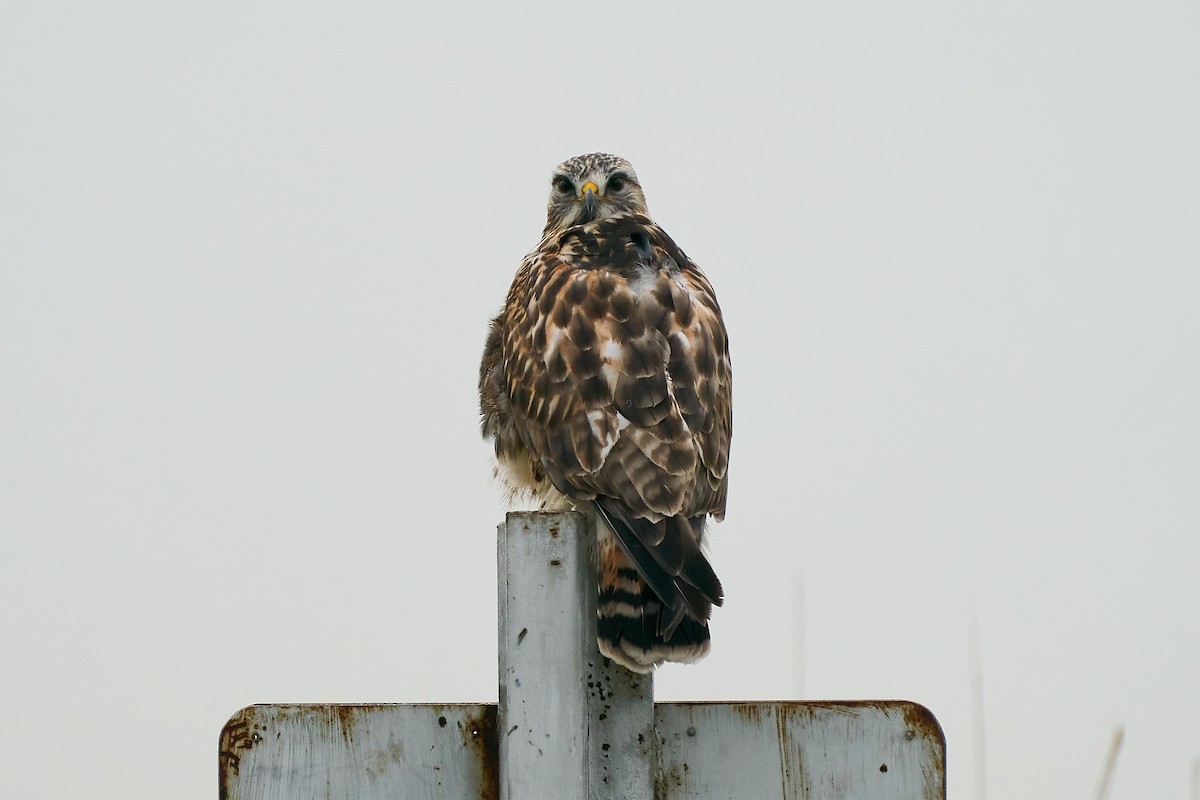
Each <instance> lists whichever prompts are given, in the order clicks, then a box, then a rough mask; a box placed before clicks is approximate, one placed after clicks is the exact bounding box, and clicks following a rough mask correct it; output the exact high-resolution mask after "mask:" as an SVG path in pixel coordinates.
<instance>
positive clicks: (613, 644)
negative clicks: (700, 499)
mask: <svg viewBox="0 0 1200 800" xmlns="http://www.w3.org/2000/svg"><path fill="white" fill-rule="evenodd" d="M598 505H599V507H600V513H601V516H602V517H603V519H604V521H605V522H607V523H608V525H609V526H610V527H611V529H612V531H613V533H614V534H615V536H612V537H610V536H601V539H600V595H599V603H598V606H597V643H598V644H599V647H600V652H601V653H603V654H604V655H605V656H607V657H609V658H611V659H612V660H614V661H616V662H617V663H619V664H621V665H622V666H624V667H626V668H628V669H630V670H633V671H634V672H641V673H646V672H650V671H652V670H653V669H654V668H655V667H656V666H658V665H659V664H662V663H663V662H665V661H676V662H682V663H691V662H693V661H698V660H700V659H701V658H703V657H704V656H706V655H708V651H709V646H710V641H709V640H710V635H709V630H708V616H709V614H710V612H711V609H712V606H713V605H714V604H715V605H720V604H721V601H722V590H721V584H720V581H718V580H717V576H716V575H715V574H713V571H712V567H711V566H709V563H708V559H706V558H705V557H704V554H703V553H702V552H701V551H700V541H699V540H700V535H699V531H696V532H693V531H694V529H695V528H697V527H699V525H700V524H701V520H700V519H696V520H688V519H686V518H684V517H677V518H673V519H667V520H663V521H661V522H659V523H650V522H648V521H646V520H639V519H627V518H625V517H624V516H623V515H620V516H618V514H619V511H617V509H613V508H611V507H607V506H608V504H607V503H604V501H601V503H600V504H598ZM614 511H617V513H613V512H614Z"/></svg>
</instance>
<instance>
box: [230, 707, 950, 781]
mask: <svg viewBox="0 0 1200 800" xmlns="http://www.w3.org/2000/svg"><path fill="white" fill-rule="evenodd" d="M654 733H655V738H656V740H657V741H656V744H657V748H656V749H657V765H656V767H655V768H654V769H653V774H654V798H655V800H716V798H737V799H738V800H741V799H742V798H745V799H747V800H749V799H750V798H754V800H810V798H822V800H839V799H840V798H845V799H846V800H849V799H850V798H871V800H944V798H945V796H946V775H945V768H944V765H945V763H946V761H945V759H946V756H945V740H944V739H943V737H942V731H941V728H940V727H939V726H938V723H937V720H935V719H934V718H933V715H932V714H930V713H929V711H928V710H926V709H925V708H924V707H923V706H919V705H917V704H915V703H908V702H903V701H888V702H869V703H786V702H784V703H656V704H655V708H654ZM498 779H499V763H498V743H497V733H496V706H495V705H475V704H470V705H353V706H352V705H276V706H268V705H264V706H250V707H248V708H244V709H242V710H241V711H239V712H238V713H237V714H235V715H234V716H233V718H232V719H230V720H229V723H228V724H227V725H226V726H225V729H224V730H223V731H222V733H221V757H220V776H219V780H220V797H221V800H280V799H281V798H288V799H289V800H434V799H435V798H436V799H437V800H496V799H497V798H499V791H498Z"/></svg>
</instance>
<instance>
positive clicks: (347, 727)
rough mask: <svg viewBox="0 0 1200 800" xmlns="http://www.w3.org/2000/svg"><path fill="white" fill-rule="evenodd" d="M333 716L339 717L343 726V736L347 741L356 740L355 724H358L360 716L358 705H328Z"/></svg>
mask: <svg viewBox="0 0 1200 800" xmlns="http://www.w3.org/2000/svg"><path fill="white" fill-rule="evenodd" d="M327 708H328V709H329V710H330V711H331V712H332V714H333V716H335V717H337V720H338V723H339V724H340V725H341V728H342V738H343V739H345V740H346V741H347V742H353V741H354V726H355V725H356V724H357V720H356V717H357V716H358V707H357V706H346V705H334V706H327Z"/></svg>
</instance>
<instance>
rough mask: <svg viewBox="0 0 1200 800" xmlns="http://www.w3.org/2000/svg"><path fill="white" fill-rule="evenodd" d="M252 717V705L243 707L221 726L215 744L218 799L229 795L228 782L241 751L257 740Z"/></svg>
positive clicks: (223, 798) (234, 770) (239, 763)
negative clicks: (218, 738) (252, 728)
mask: <svg viewBox="0 0 1200 800" xmlns="http://www.w3.org/2000/svg"><path fill="white" fill-rule="evenodd" d="M253 718H254V707H253V706H250V707H248V708H243V709H242V710H241V711H238V712H237V713H235V714H234V715H233V716H232V717H230V718H229V721H228V722H226V723H225V727H223V728H221V739H220V743H219V744H218V745H217V793H218V797H219V798H220V800H227V798H228V797H229V785H230V782H231V781H232V780H233V777H234V776H235V775H237V772H238V769H239V768H240V767H241V764H242V755H241V752H242V751H244V750H249V749H250V748H251V747H254V744H255V742H257V741H258V740H257V739H256V738H255V735H254V733H253V731H251V729H250V723H251V721H252V720H253Z"/></svg>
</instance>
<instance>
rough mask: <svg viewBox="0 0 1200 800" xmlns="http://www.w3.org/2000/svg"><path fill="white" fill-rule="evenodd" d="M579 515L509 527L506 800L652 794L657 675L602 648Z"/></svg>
mask: <svg viewBox="0 0 1200 800" xmlns="http://www.w3.org/2000/svg"><path fill="white" fill-rule="evenodd" d="M593 526H594V523H593V521H592V520H591V518H589V517H587V516H585V515H583V514H580V513H576V512H568V513H558V514H544V513H512V514H509V515H508V517H507V519H506V521H505V524H503V525H501V526H500V528H499V547H498V550H499V559H498V561H499V580H498V583H499V601H500V604H499V605H500V607H499V612H500V613H499V629H500V630H499V636H500V639H499V656H500V709H499V717H498V724H497V737H498V739H499V745H500V747H499V749H500V800H549V799H550V798H553V800H616V799H617V798H621V800H649V799H650V797H651V792H652V775H653V762H654V754H655V746H654V736H653V730H654V689H653V682H652V678H651V677H650V676H648V675H636V674H634V673H632V672H630V671H628V670H626V669H625V668H624V667H620V666H617V665H616V664H612V663H611V662H609V661H608V660H607V659H605V658H603V657H602V656H601V655H600V653H599V651H598V650H597V649H596V594H597V575H596V555H595V553H596V546H595V542H596V536H595V529H594V527H593Z"/></svg>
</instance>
